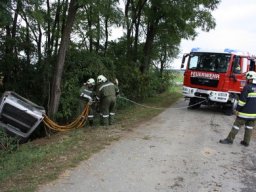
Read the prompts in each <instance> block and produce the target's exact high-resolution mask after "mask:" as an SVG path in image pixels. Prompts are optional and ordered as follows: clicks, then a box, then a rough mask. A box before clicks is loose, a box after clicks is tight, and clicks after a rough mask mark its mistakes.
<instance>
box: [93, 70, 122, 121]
mask: <svg viewBox="0 0 256 192" xmlns="http://www.w3.org/2000/svg"><path fill="white" fill-rule="evenodd" d="M118 93H119V89H118V87H117V86H116V85H115V84H114V83H112V82H110V81H108V80H107V78H106V77H105V76H103V75H99V76H98V77H97V91H96V98H97V100H99V110H100V123H101V125H103V126H106V125H111V124H113V122H114V117H115V108H116V96H117V95H118Z"/></svg>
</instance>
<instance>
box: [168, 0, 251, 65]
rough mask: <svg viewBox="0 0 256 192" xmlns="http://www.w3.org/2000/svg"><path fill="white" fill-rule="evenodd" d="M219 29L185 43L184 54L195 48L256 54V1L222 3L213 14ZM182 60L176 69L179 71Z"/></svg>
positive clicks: (202, 33) (178, 60)
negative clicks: (227, 49) (235, 50)
mask: <svg viewBox="0 0 256 192" xmlns="http://www.w3.org/2000/svg"><path fill="white" fill-rule="evenodd" d="M212 15H213V17H214V18H215V20H216V27H215V29H214V30H211V31H210V32H208V33H206V32H200V33H199V35H198V36H197V37H196V38H195V40H194V41H187V40H183V41H182V43H181V47H180V48H181V55H182V54H183V53H186V52H189V51H190V50H191V48H193V47H201V48H213V49H223V50H224V49H225V48H230V49H237V50H240V51H246V52H250V53H251V54H254V55H256V22H255V19H256V0H222V2H221V3H220V5H219V6H218V8H217V9H216V10H215V11H214V12H212ZM180 63H181V58H178V59H176V60H175V61H174V62H173V65H172V67H174V68H179V67H180Z"/></svg>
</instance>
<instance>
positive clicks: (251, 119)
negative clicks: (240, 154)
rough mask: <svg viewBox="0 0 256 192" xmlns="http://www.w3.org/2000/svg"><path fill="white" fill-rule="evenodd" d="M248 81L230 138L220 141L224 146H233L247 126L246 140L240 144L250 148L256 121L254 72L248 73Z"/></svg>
mask: <svg viewBox="0 0 256 192" xmlns="http://www.w3.org/2000/svg"><path fill="white" fill-rule="evenodd" d="M246 79H247V84H246V85H245V86H244V88H243V91H242V93H241V95H240V98H239V101H238V105H237V108H236V111H235V114H236V115H237V117H236V120H235V122H234V124H233V127H232V129H231V131H230V132H229V135H228V137H227V138H226V139H223V140H220V143H222V144H232V143H233V140H234V139H235V136H236V134H237V133H238V131H239V129H240V128H241V127H242V126H244V125H245V132H244V139H243V140H242V141H241V142H240V144H241V145H244V146H246V147H247V146H249V143H250V139H251V135H252V129H253V127H254V126H255V121H256V73H255V72H254V71H249V72H247V73H246Z"/></svg>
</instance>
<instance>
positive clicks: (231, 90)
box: [182, 48, 255, 114]
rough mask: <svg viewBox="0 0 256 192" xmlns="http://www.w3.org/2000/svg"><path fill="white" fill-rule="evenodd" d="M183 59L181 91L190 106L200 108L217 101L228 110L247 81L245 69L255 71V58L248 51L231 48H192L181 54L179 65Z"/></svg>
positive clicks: (227, 111) (230, 111)
mask: <svg viewBox="0 0 256 192" xmlns="http://www.w3.org/2000/svg"><path fill="white" fill-rule="evenodd" d="M185 62H186V63H187V65H186V70H185V72H184V81H183V91H182V92H183V95H184V96H185V98H188V99H189V106H188V108H190V109H196V108H199V107H200V105H201V104H204V105H213V104H218V105H220V106H222V107H223V109H225V112H226V113H229V114H231V113H232V111H233V110H232V109H233V108H234V107H235V106H236V104H237V98H238V97H239V94H240V93H241V91H242V89H243V86H244V85H245V83H246V79H245V73H246V72H247V71H249V70H254V71H255V62H254V60H253V59H252V57H251V56H250V55H249V53H245V52H241V51H237V50H233V49H224V50H222V51H212V50H211V51H210V50H204V49H200V48H193V49H192V50H191V52H190V53H188V54H184V56H183V59H182V68H184V64H185Z"/></svg>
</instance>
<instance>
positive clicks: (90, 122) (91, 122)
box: [89, 119, 93, 127]
mask: <svg viewBox="0 0 256 192" xmlns="http://www.w3.org/2000/svg"><path fill="white" fill-rule="evenodd" d="M89 126H91V127H92V126H93V119H89Z"/></svg>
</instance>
